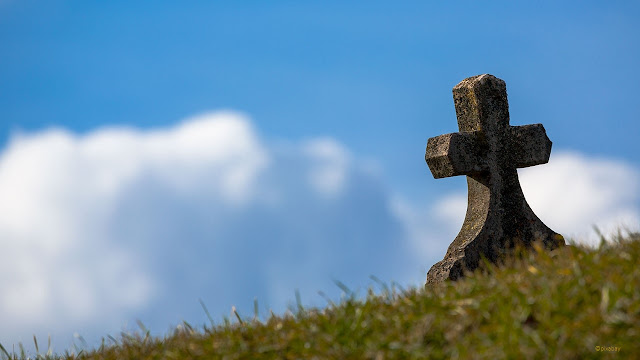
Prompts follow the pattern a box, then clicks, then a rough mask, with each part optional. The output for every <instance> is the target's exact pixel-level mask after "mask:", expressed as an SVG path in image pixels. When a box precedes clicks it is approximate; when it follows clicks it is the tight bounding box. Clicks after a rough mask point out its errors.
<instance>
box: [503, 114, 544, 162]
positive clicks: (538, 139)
mask: <svg viewBox="0 0 640 360" xmlns="http://www.w3.org/2000/svg"><path fill="white" fill-rule="evenodd" d="M509 132H510V136H509V137H510V138H511V151H512V156H513V161H514V163H515V166H516V167H518V168H523V167H528V166H534V165H539V164H546V163H547V162H549V155H551V140H549V137H547V132H546V131H545V130H544V126H542V124H532V125H523V126H511V127H510V128H509Z"/></svg>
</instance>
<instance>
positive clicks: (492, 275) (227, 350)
mask: <svg viewBox="0 0 640 360" xmlns="http://www.w3.org/2000/svg"><path fill="white" fill-rule="evenodd" d="M639 263H640V234H637V233H636V234H629V235H627V236H622V235H619V236H617V237H616V238H615V239H613V240H612V241H607V242H604V241H603V242H601V244H600V245H599V246H598V247H597V248H590V247H585V246H567V247H565V248H562V249H558V250H555V251H553V252H550V253H549V252H545V251H543V250H542V249H541V248H536V249H534V250H533V251H528V252H521V253H519V254H518V255H517V256H514V257H513V258H511V259H508V260H507V261H506V262H505V263H504V264H503V265H502V266H500V267H497V266H494V265H491V264H486V265H485V266H483V267H482V269H480V270H479V271H476V272H474V273H472V274H467V276H466V277H465V278H463V279H462V280H460V281H457V282H446V283H442V284H437V285H434V286H430V287H427V288H409V289H402V288H400V287H399V286H397V285H396V284H392V286H391V287H389V286H387V285H386V284H384V283H383V282H381V281H379V279H377V278H375V277H372V280H374V281H375V282H376V283H378V284H379V285H380V287H381V290H380V292H378V293H376V292H375V291H374V290H373V289H369V290H368V293H367V295H366V297H364V298H362V299H358V298H356V297H355V296H353V293H352V292H351V290H349V288H348V287H347V286H346V285H344V284H342V283H340V282H336V284H337V285H338V286H340V287H341V288H343V290H344V291H345V293H346V294H347V295H348V296H346V297H343V299H342V301H341V302H340V303H333V302H331V301H329V305H328V306H327V307H326V308H323V309H317V308H308V309H305V308H303V307H302V305H301V301H300V297H299V294H297V295H296V302H297V311H296V312H295V313H293V312H288V313H286V314H284V315H282V316H276V315H274V314H273V313H272V314H271V317H270V318H268V319H267V320H265V321H259V320H258V316H257V302H256V304H255V309H254V317H253V319H243V318H242V317H241V316H240V314H239V313H238V312H237V311H236V310H235V309H233V313H234V315H235V317H236V320H237V321H233V322H231V321H229V320H227V321H225V323H223V324H219V325H216V324H214V323H213V322H212V323H211V327H210V328H209V327H205V328H204V329H202V330H198V329H194V328H193V327H191V326H190V325H189V324H187V323H185V324H183V325H182V326H180V327H178V328H177V329H175V330H174V331H173V332H172V333H170V334H168V335H166V336H165V337H163V338H152V337H150V336H149V333H148V331H146V330H145V329H144V327H141V329H142V331H141V332H140V333H137V334H133V335H123V336H122V339H120V340H119V341H116V340H115V339H112V344H111V345H106V344H104V342H103V345H102V346H100V348H98V349H95V350H91V351H87V352H83V353H81V354H70V353H66V354H63V355H59V356H57V357H53V356H51V355H50V354H47V355H46V356H40V355H38V356H40V357H38V358H43V359H54V358H56V359H105V360H106V359H427V358H428V359H432V358H433V359H449V358H484V359H516V358H517V359H541V358H576V359H577V358H580V359H582V358H586V359H596V358H602V357H605V358H607V357H609V358H616V357H622V358H633V357H637V356H638V355H637V354H640V327H639V326H638V324H640V267H638V265H637V264H639ZM202 305H203V308H204V309H205V313H207V314H208V310H206V307H204V304H202ZM207 316H209V317H210V315H207ZM24 356H25V355H24V353H22V354H21V355H16V354H9V353H8V352H7V351H6V350H5V349H4V348H3V347H0V358H2V359H12V360H13V359H24Z"/></svg>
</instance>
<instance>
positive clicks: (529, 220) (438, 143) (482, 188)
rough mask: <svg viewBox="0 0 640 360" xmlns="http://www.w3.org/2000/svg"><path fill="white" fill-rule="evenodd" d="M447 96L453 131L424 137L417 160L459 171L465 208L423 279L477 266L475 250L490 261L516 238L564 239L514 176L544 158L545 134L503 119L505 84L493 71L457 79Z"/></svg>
mask: <svg viewBox="0 0 640 360" xmlns="http://www.w3.org/2000/svg"><path fill="white" fill-rule="evenodd" d="M453 100H454V102H455V107H456V115H457V117H458V128H459V129H460V132H457V133H451V134H446V135H440V136H436V137H433V138H430V139H429V141H428V142H427V152H426V155H425V160H426V161H427V164H428V165H429V169H431V173H432V174H433V177H434V178H436V179H439V178H443V177H449V176H456V175H467V185H468V188H469V199H468V205H467V214H466V216H465V219H464V223H463V224H462V229H461V230H460V233H458V236H456V238H455V239H454V240H453V242H452V243H451V245H449V249H448V250H447V254H446V255H445V257H444V259H443V260H442V261H440V262H438V263H436V264H435V265H433V267H431V269H430V270H429V273H428V274H427V283H435V282H440V281H443V280H446V279H451V280H456V279H458V278H459V277H461V276H462V275H463V273H464V271H465V270H474V269H475V268H477V267H478V265H479V261H480V259H481V256H484V257H486V258H487V259H488V260H489V261H492V262H496V261H497V260H499V259H500V258H501V257H502V256H503V255H505V254H506V253H507V252H508V251H509V250H511V249H513V248H514V247H515V246H516V245H523V246H530V245H531V244H532V242H534V241H540V242H541V243H542V244H544V246H545V247H546V248H547V249H555V248H557V247H559V246H563V245H564V244H565V243H564V239H563V237H562V235H559V234H557V233H555V232H554V231H552V230H551V229H549V228H548V227H547V226H546V225H545V224H544V223H542V221H540V219H538V217H537V216H536V215H535V214H534V213H533V211H532V210H531V208H530V207H529V204H527V201H526V200H525V198H524V194H523V193H522V189H521V188H520V182H519V181H518V172H517V168H522V167H527V166H533V165H539V164H544V163H546V162H548V161H549V155H550V154H551V141H550V140H549V138H548V137H547V134H546V132H545V130H544V127H543V126H542V124H534V125H524V126H511V125H509V105H508V103H507V88H506V84H505V82H504V81H502V80H500V79H498V78H497V77H495V76H493V75H489V74H484V75H478V76H473V77H470V78H467V79H464V80H462V82H460V83H459V84H458V85H456V86H455V87H454V88H453Z"/></svg>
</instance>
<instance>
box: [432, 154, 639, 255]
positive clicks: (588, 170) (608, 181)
mask: <svg viewBox="0 0 640 360" xmlns="http://www.w3.org/2000/svg"><path fill="white" fill-rule="evenodd" d="M518 172H519V177H520V184H521V186H522V191H523V192H524V195H525V197H526V199H527V202H528V203H529V205H530V206H531V208H532V209H533V211H534V212H535V213H536V215H538V217H539V218H540V219H541V220H542V221H543V222H544V223H545V224H547V226H549V227H550V228H552V229H554V230H555V231H557V232H559V233H561V234H563V235H564V236H565V237H567V238H570V239H572V240H574V241H576V242H578V243H583V244H589V245H595V244H597V243H598V242H599V241H600V240H599V235H598V234H597V233H596V232H595V231H594V230H592V229H593V228H594V227H596V228H597V229H598V231H600V232H601V233H602V234H603V235H605V237H607V238H611V236H612V235H613V234H615V233H617V232H618V231H620V230H621V231H622V232H623V233H624V232H625V231H638V230H640V207H639V202H640V173H639V172H638V169H636V168H634V167H633V166H632V165H630V164H627V163H624V162H622V161H619V160H614V159H606V158H590V157H587V156H584V155H581V154H579V153H577V152H568V151H560V152H558V153H554V154H552V156H551V160H550V161H549V163H548V164H545V165H539V166H533V167H529V168H525V169H519V170H518ZM466 204H467V195H466V194H465V193H462V192H459V193H455V194H450V195H448V196H445V197H444V198H442V199H441V200H440V201H439V202H438V203H437V205H436V207H435V209H436V214H438V216H439V217H440V218H442V220H443V221H445V222H446V224H448V225H449V227H450V229H452V230H453V229H459V227H460V225H461V224H462V221H463V220H464V214H465V211H466V206H467V205H466Z"/></svg>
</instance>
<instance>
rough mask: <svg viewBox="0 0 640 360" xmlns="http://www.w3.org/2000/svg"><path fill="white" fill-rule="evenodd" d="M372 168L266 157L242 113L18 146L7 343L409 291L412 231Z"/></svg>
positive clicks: (5, 185)
mask: <svg viewBox="0 0 640 360" xmlns="http://www.w3.org/2000/svg"><path fill="white" fill-rule="evenodd" d="M369 168H370V167H367V166H364V165H363V166H360V165H359V164H358V161H354V159H353V157H352V155H350V154H349V152H348V151H347V149H346V148H344V147H343V146H342V145H340V144H339V143H338V142H336V141H335V140H333V139H330V138H321V139H311V140H308V141H301V142H297V143H289V144H288V145H287V146H277V144H276V145H273V144H272V145H269V146H266V145H264V144H263V143H262V141H261V139H259V138H258V136H257V135H256V133H255V131H254V129H253V127H252V125H251V122H250V121H249V120H248V119H247V118H246V117H244V116H243V115H241V114H238V113H232V112H226V113H224V112H223V113H210V114H205V115H202V116H197V117H194V118H190V119H187V120H185V121H183V122H182V123H181V124H178V125H176V126H174V127H171V128H166V129H155V130H144V131H142V130H137V129H133V128H122V127H121V128H104V129H99V130H96V131H93V132H91V133H89V134H87V135H84V136H78V135H75V134H72V133H70V132H68V131H65V130H62V129H52V130H47V131H43V132H40V133H37V134H32V135H21V136H15V137H13V138H12V139H11V141H10V142H9V144H8V146H7V148H6V149H5V151H4V152H3V153H2V154H1V156H0V198H1V199H3V201H2V202H0V244H1V245H2V248H3V258H4V259H5V260H4V261H3V262H0V274H2V277H0V287H1V288H2V289H3V291H2V292H0V318H2V325H0V343H3V344H5V345H7V344H12V343H16V342H17V341H23V342H25V343H30V342H31V341H30V339H31V336H32V334H34V333H35V334H36V335H37V336H38V337H39V338H41V339H42V338H46V337H47V334H48V333H51V334H52V337H53V339H54V344H58V350H62V349H61V347H62V348H65V347H67V346H68V345H69V344H70V342H69V339H70V338H69V335H70V334H73V333H75V332H77V333H79V334H81V335H83V336H84V337H85V338H86V339H88V340H89V339H93V341H94V342H93V343H94V344H95V341H96V340H97V339H99V337H100V336H105V335H106V334H114V333H116V334H117V333H118V332H119V331H120V329H121V328H122V326H123V324H125V322H127V321H128V322H129V323H133V322H134V320H135V319H140V320H142V321H143V322H144V323H145V324H146V325H147V326H149V327H150V328H152V329H155V330H156V332H158V333H161V332H163V331H165V330H166V329H167V328H168V327H169V326H170V325H171V324H173V325H177V324H178V323H180V321H181V320H183V319H185V320H189V321H192V322H198V321H201V322H204V321H203V320H204V319H205V316H204V313H203V311H202V309H201V308H200V306H199V303H198V299H199V298H201V299H202V300H203V301H205V303H206V304H207V305H208V307H209V308H210V310H211V311H212V313H214V314H215V315H221V313H226V312H227V310H228V309H230V307H231V306H232V305H237V306H238V308H239V309H252V308H253V307H252V302H253V299H254V298H258V300H259V301H260V302H261V304H263V306H262V311H263V312H264V313H266V312H267V309H268V308H273V309H274V310H276V311H282V310H284V309H285V306H286V304H287V303H288V302H289V301H290V300H291V299H292V298H293V295H294V290H295V289H298V290H299V291H300V293H301V294H302V295H303V298H304V299H305V300H307V303H312V304H313V301H312V299H320V298H319V297H318V296H317V294H316V292H317V291H318V290H324V291H326V292H329V293H331V289H335V291H334V294H333V295H334V296H335V295H336V294H337V293H338V289H337V288H336V287H335V285H334V284H332V282H331V280H332V278H335V279H339V280H341V281H344V282H346V283H348V284H352V285H358V284H360V285H361V284H363V283H364V282H366V281H367V278H368V276H369V275H371V274H376V275H379V276H382V277H384V276H389V277H390V279H398V277H402V272H403V271H404V270H406V267H404V268H403V266H398V263H399V262H398V259H399V258H400V257H402V254H406V249H405V247H404V243H403V239H404V238H405V236H404V228H403V227H402V225H401V223H400V221H399V220H398V219H397V218H396V217H395V215H394V214H393V213H392V212H391V210H390V209H389V201H388V197H389V196H388V193H387V190H386V188H385V187H384V186H382V184H381V182H380V179H379V177H378V176H377V175H375V174H374V173H373V172H371V171H369ZM394 276H395V277H394ZM315 305H323V304H321V303H317V302H316V304H315Z"/></svg>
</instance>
